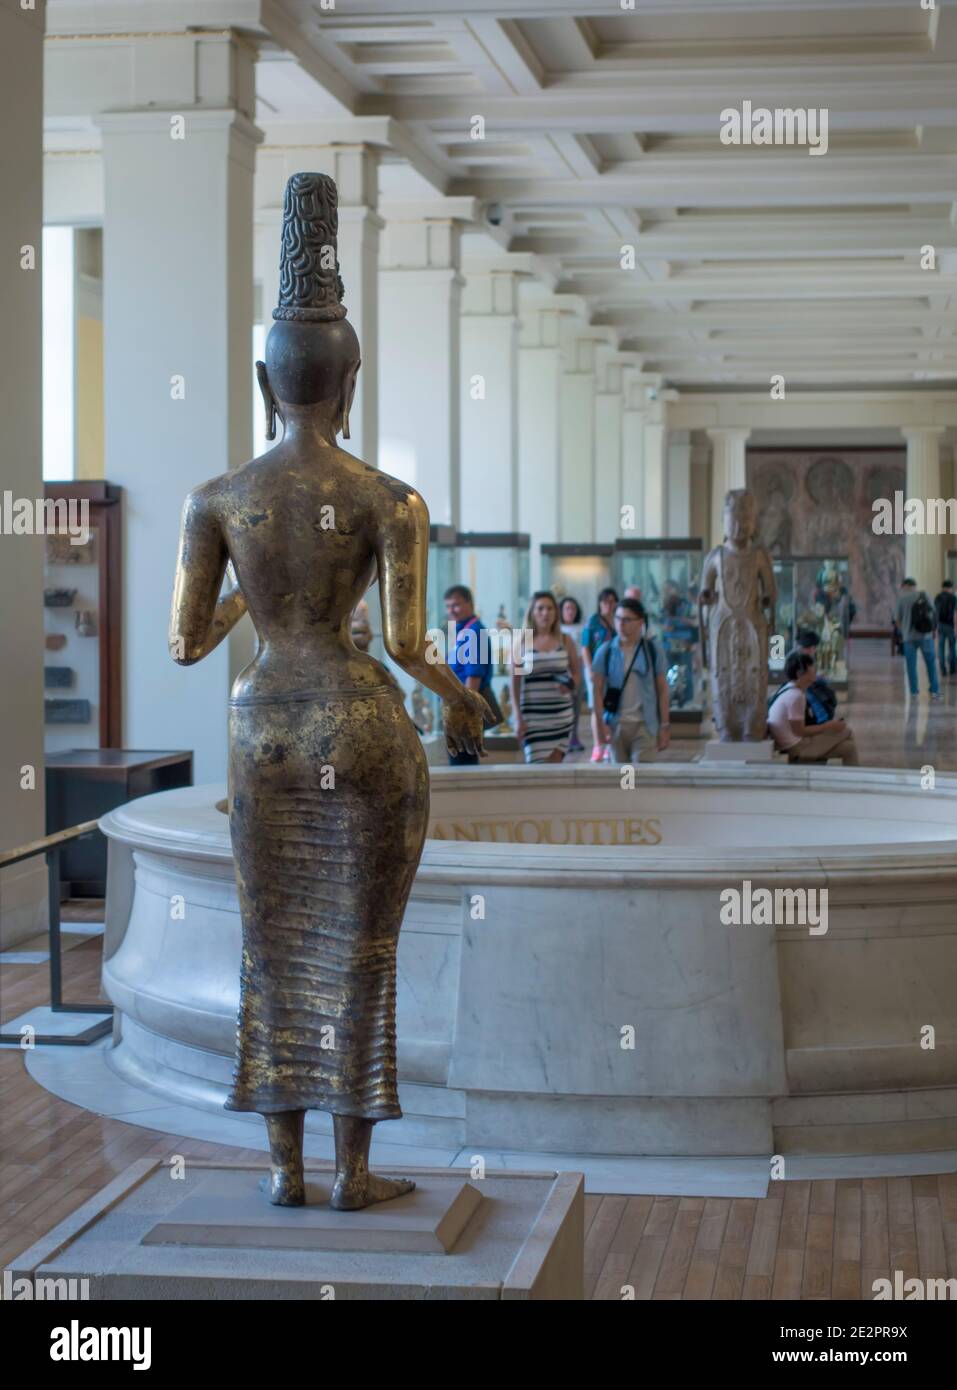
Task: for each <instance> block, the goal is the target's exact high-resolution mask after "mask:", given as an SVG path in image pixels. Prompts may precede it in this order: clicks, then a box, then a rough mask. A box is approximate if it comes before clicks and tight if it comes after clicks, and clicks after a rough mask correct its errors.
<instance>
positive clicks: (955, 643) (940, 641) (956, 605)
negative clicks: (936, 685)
mask: <svg viewBox="0 0 957 1390" xmlns="http://www.w3.org/2000/svg"><path fill="white" fill-rule="evenodd" d="M934 607H935V608H936V609H937V649H938V651H939V653H940V674H941V675H942V676H957V639H955V635H954V610H955V609H957V598H955V597H954V581H953V580H952V579H945V580H944V582H943V583H942V584H941V586H940V593H939V594H938V595H937V597H936V598H935V599H934Z"/></svg>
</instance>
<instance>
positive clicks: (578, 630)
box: [561, 596, 585, 753]
mask: <svg viewBox="0 0 957 1390" xmlns="http://www.w3.org/2000/svg"><path fill="white" fill-rule="evenodd" d="M561 612H562V632H564V634H565V636H566V637H570V638H571V639H572V641H573V642H574V644H575V651H576V652H580V650H581V644H582V631H583V629H584V623H583V622H582V618H583V617H584V616H585V615H584V614H583V613H582V609H581V604H580V603H579V602H578V600H577V598H572V597H571V596H568V597H566V598H563V599H562V605H561ZM583 689H584V687H583V685H582V682H581V680H579V682H578V684H577V685H576V687H575V710H574V714H575V722H574V723H573V724H572V736H571V738H570V739H569V740H568V751H569V753H580V752H581V751H582V749H583V748H584V744H583V743H582V741H581V739H580V738H579V737H578V720H579V718H580V716H581V702H582V692H583Z"/></svg>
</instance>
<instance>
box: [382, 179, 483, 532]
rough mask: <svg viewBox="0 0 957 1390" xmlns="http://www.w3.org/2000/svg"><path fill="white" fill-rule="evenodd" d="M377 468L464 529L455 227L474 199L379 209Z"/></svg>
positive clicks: (437, 520) (434, 515) (444, 521)
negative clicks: (382, 225)
mask: <svg viewBox="0 0 957 1390" xmlns="http://www.w3.org/2000/svg"><path fill="white" fill-rule="evenodd" d="M381 211H382V213H383V215H384V217H385V233H384V236H383V244H382V265H381V268H380V271H379V296H380V305H379V325H380V333H381V341H382V344H383V350H382V353H381V357H380V364H379V366H380V377H379V413H380V430H381V437H380V450H379V456H380V466H381V467H382V468H383V469H384V470H385V471H386V472H387V473H391V474H393V475H394V476H395V477H398V478H402V479H403V481H404V482H407V483H409V484H410V485H411V486H412V487H414V488H415V489H416V490H417V491H418V492H419V493H421V495H422V497H423V498H424V500H425V503H426V506H427V507H428V509H429V516H430V517H431V519H432V522H433V524H435V525H446V526H455V527H460V525H461V519H460V506H459V446H460V429H459V410H460V403H461V397H460V393H461V376H460V368H459V354H460V330H461V296H462V288H463V284H464V281H463V278H462V276H461V275H460V273H459V237H460V231H461V223H462V221H464V220H468V219H470V218H471V216H472V214H473V212H474V204H473V200H472V199H471V198H450V199H438V200H434V201H430V202H429V203H427V204H421V203H414V204H396V205H391V206H390V205H388V204H385V205H383V207H382V209H381Z"/></svg>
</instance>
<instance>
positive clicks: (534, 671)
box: [512, 590, 581, 763]
mask: <svg viewBox="0 0 957 1390" xmlns="http://www.w3.org/2000/svg"><path fill="white" fill-rule="evenodd" d="M525 628H526V631H527V632H531V633H532V639H531V647H530V648H526V650H525V653H524V655H525V661H524V663H523V664H522V665H518V664H516V666H515V667H514V668H513V671H512V708H513V709H514V710H515V711H516V715H515V733H516V735H517V737H518V739H519V742H520V743H521V744H522V748H523V750H524V753H525V761H526V762H527V763H560V762H561V761H562V759H563V758H564V756H565V753H566V752H567V751H568V740H569V738H570V736H571V732H572V721H573V720H574V717H575V714H574V710H575V688H576V686H577V685H578V684H579V682H580V680H581V666H580V663H579V660H578V652H577V650H576V648H575V643H574V642H573V641H572V639H571V638H570V637H568V636H566V634H565V633H564V632H562V630H561V620H560V614H559V612H558V604H557V603H556V601H555V598H554V595H552V594H550V593H548V592H547V590H540V591H539V592H538V593H535V594H532V601H531V603H530V604H529V607H528V612H527V613H526V615H525ZM529 666H530V669H529Z"/></svg>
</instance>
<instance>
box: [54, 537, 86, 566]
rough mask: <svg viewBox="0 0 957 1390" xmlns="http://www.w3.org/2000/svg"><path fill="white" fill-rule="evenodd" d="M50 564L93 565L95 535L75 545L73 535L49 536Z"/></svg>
mask: <svg viewBox="0 0 957 1390" xmlns="http://www.w3.org/2000/svg"><path fill="white" fill-rule="evenodd" d="M46 557H47V564H48V565H92V563H93V537H92V536H90V538H89V540H85V541H83V542H82V543H81V544H80V545H75V544H74V541H73V537H72V536H58V535H57V536H47V537H46Z"/></svg>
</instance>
